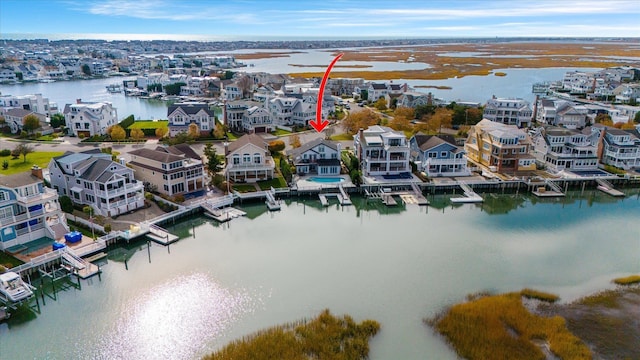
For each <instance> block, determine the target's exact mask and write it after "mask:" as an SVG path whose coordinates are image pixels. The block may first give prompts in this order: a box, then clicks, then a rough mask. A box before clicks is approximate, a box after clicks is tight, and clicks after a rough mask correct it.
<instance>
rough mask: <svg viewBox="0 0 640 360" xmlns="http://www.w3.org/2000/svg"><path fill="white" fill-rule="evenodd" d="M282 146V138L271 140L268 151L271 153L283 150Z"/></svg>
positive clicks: (283, 145)
mask: <svg viewBox="0 0 640 360" xmlns="http://www.w3.org/2000/svg"><path fill="white" fill-rule="evenodd" d="M284 148H285V144H284V141H282V140H273V141H272V142H270V143H269V151H271V152H272V153H276V152H279V151H282V150H284Z"/></svg>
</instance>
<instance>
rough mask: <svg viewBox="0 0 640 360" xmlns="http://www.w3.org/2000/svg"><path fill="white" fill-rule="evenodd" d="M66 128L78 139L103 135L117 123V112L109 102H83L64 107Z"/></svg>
mask: <svg viewBox="0 0 640 360" xmlns="http://www.w3.org/2000/svg"><path fill="white" fill-rule="evenodd" d="M63 114H64V120H65V123H66V124H67V127H68V128H69V129H70V130H71V131H72V133H73V134H74V135H75V136H78V137H90V136H94V135H105V134H106V133H107V128H109V127H110V126H113V125H116V124H117V123H118V112H117V111H116V109H115V108H114V107H113V105H112V104H111V103H110V102H83V101H82V100H80V99H78V100H77V101H76V103H75V104H67V105H65V107H64V111H63Z"/></svg>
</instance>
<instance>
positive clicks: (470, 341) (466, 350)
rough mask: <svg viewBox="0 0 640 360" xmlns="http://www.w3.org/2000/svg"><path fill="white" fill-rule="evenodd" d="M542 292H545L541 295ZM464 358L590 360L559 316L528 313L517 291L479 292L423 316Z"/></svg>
mask: <svg viewBox="0 0 640 360" xmlns="http://www.w3.org/2000/svg"><path fill="white" fill-rule="evenodd" d="M545 297H546V296H545ZM426 322H427V323H428V324H430V325H431V326H433V327H434V328H435V329H436V330H437V331H438V332H439V333H440V334H442V335H443V336H444V337H445V338H446V339H447V340H448V341H449V343H450V344H451V345H452V346H453V348H454V349H455V351H456V352H457V353H458V355H459V356H460V357H463V358H465V359H523V360H524V359H540V360H544V359H546V358H548V355H550V354H549V353H548V352H549V351H550V352H552V353H553V354H554V355H555V356H557V357H559V358H561V359H563V360H567V359H591V356H592V355H591V351H590V350H589V348H588V347H587V346H586V345H585V344H584V343H583V342H582V341H581V340H580V339H579V338H577V337H576V336H574V335H573V334H572V333H571V332H570V331H569V330H568V329H567V326H566V323H565V320H564V319H563V318H562V317H560V316H553V317H543V316H539V315H536V314H532V313H531V312H529V311H528V310H527V308H526V307H525V306H524V305H523V303H522V295H521V294H520V293H508V294H501V295H480V296H472V297H470V299H469V301H468V302H465V303H462V304H457V305H454V306H453V307H451V308H450V309H449V310H448V311H447V312H446V313H445V314H443V315H442V316H438V317H436V318H435V319H428V320H426Z"/></svg>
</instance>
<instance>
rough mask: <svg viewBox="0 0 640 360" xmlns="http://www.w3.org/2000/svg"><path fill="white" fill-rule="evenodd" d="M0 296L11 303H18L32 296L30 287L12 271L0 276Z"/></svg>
mask: <svg viewBox="0 0 640 360" xmlns="http://www.w3.org/2000/svg"><path fill="white" fill-rule="evenodd" d="M0 296H2V297H3V298H5V299H6V300H8V301H11V302H20V301H22V300H25V299H28V298H30V297H31V296H33V291H31V286H29V284H27V283H25V282H24V281H23V280H22V278H21V277H20V275H18V274H16V273H14V272H13V271H8V272H6V273H4V274H0Z"/></svg>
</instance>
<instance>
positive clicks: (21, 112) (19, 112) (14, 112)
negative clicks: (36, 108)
mask: <svg viewBox="0 0 640 360" xmlns="http://www.w3.org/2000/svg"><path fill="white" fill-rule="evenodd" d="M6 114H7V116H13V117H19V118H23V117H25V116H27V115H29V114H33V111H31V110H25V109H20V108H11V109H9V110H7V112H6Z"/></svg>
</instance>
